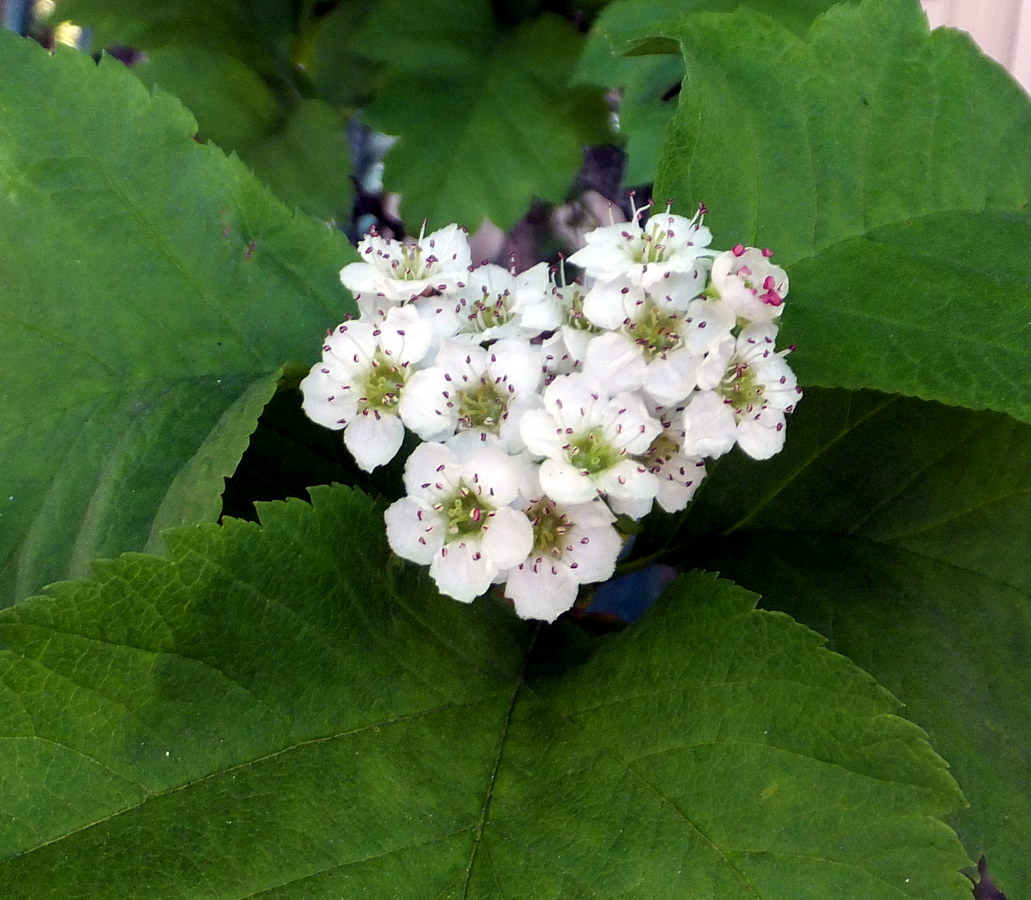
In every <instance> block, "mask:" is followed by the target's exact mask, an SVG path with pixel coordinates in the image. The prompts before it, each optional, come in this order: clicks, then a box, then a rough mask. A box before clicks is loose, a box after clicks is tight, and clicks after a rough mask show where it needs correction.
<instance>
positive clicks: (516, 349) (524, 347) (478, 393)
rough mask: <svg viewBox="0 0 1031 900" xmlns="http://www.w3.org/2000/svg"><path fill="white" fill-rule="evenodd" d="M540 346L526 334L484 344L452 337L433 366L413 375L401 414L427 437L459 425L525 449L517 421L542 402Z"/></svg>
mask: <svg viewBox="0 0 1031 900" xmlns="http://www.w3.org/2000/svg"><path fill="white" fill-rule="evenodd" d="M542 375H543V372H542V360H541V350H540V348H539V347H535V346H533V345H531V344H530V342H529V341H527V340H525V339H523V338H505V339H503V340H500V341H496V342H495V343H493V344H491V345H490V346H489V347H487V348H484V347H480V346H478V345H474V344H470V343H468V342H466V341H461V342H459V341H451V342H449V343H446V344H444V346H443V347H442V348H441V349H440V351H439V352H438V353H437V356H436V359H435V360H434V363H433V365H432V366H431V367H429V368H426V369H422V370H421V371H418V372H416V373H415V374H414V375H412V377H411V379H410V380H409V382H408V384H407V386H406V387H405V392H404V395H403V396H402V398H401V402H400V405H399V407H398V409H399V412H400V415H401V420H402V421H403V422H404V423H405V425H407V426H408V427H409V428H410V429H411V430H412V431H414V432H415V433H416V434H417V435H419V437H421V438H422V439H423V440H424V441H442V440H446V439H447V438H449V437H450V436H451V435H453V434H454V433H455V432H456V431H479V432H482V433H484V434H493V435H497V436H498V437H499V439H500V441H501V444H502V445H503V446H504V448H505V449H506V450H507V451H509V452H510V453H515V452H518V451H519V450H521V449H522V441H521V439H520V437H519V428H518V422H519V418H520V416H521V415H522V412H523V411H524V410H527V409H531V408H533V407H535V406H538V405H539V403H540V394H539V393H538V392H537V389H538V388H539V387H540V384H541V378H542Z"/></svg>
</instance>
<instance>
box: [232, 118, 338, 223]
mask: <svg viewBox="0 0 1031 900" xmlns="http://www.w3.org/2000/svg"><path fill="white" fill-rule="evenodd" d="M240 155H241V156H242V157H243V160H244V162H246V163H247V164H248V165H249V166H251V168H252V169H253V170H254V173H255V174H256V175H257V176H258V177H259V178H260V179H261V180H262V181H263V182H265V184H267V185H268V186H269V188H271V189H272V191H273V192H274V193H275V195H276V196H277V197H279V198H280V199H281V200H282V201H283V202H284V203H286V204H287V205H291V206H299V207H300V208H301V209H304V210H305V211H306V212H309V213H311V214H312V215H314V216H318V217H319V218H322V219H326V220H327V221H335V222H343V223H345V224H346V223H348V222H350V220H351V204H352V200H353V191H352V187H351V151H350V148H349V146H348V143H347V137H346V135H345V132H344V119H343V118H342V117H341V115H340V114H339V113H338V112H336V110H334V109H332V108H331V107H329V106H328V105H327V104H325V103H323V102H322V101H321V100H305V101H303V102H302V103H301V104H300V105H298V106H297V107H296V108H295V109H294V111H293V113H292V115H291V117H290V119H289V120H288V121H287V122H286V124H285V126H284V127H283V128H282V129H281V130H280V131H277V132H275V133H273V134H271V135H269V136H268V137H267V139H266V140H264V141H262V142H261V143H259V144H257V145H254V146H252V147H247V148H244V149H242V150H241V151H240Z"/></svg>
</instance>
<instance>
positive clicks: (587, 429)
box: [519, 372, 662, 503]
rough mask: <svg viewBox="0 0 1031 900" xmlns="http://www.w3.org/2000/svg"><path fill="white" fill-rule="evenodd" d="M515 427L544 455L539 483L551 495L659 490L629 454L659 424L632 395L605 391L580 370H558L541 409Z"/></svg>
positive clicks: (630, 495) (636, 494)
mask: <svg viewBox="0 0 1031 900" xmlns="http://www.w3.org/2000/svg"><path fill="white" fill-rule="evenodd" d="M519 430H520V434H521V435H522V438H523V442H524V443H525V444H526V447H527V448H528V449H529V450H530V452H531V453H534V454H536V455H537V456H542V457H546V458H545V460H544V462H543V463H542V464H541V469H540V480H541V487H542V488H543V490H544V492H545V493H546V494H547V495H548V496H549V497H551V498H552V499H553V500H557V501H558V502H560V503H585V502H587V501H588V500H592V499H593V498H594V497H596V496H598V495H599V494H601V495H605V496H608V497H609V498H610V500H619V499H627V500H650V499H651V498H653V497H654V496H655V494H656V492H657V491H658V479H657V478H656V477H655V476H654V475H653V474H652V473H651V472H649V471H648V469H647V468H646V467H645V466H643V465H642V464H641V463H640V462H638V461H637V460H636V459H634V458H633V457H634V454H638V453H643V452H645V451H646V450H647V449H648V445H649V444H650V443H651V442H652V440H653V439H654V438H655V436H656V435H657V434H659V432H661V431H662V426H661V425H660V424H659V423H658V422H657V421H656V420H655V419H653V418H652V417H651V416H650V415H648V412H647V410H646V408H645V406H644V401H642V400H641V398H640V397H639V396H637V395H636V394H631V393H627V392H623V393H619V394H616V395H615V396H609V394H608V393H606V391H605V390H604V389H603V388H602V387H601V386H600V385H599V384H598V383H597V382H595V381H594V380H593V379H590V378H588V377H587V376H586V375H584V374H582V373H579V372H574V373H572V374H570V375H561V376H559V377H558V378H556V379H555V380H554V381H553V382H552V383H551V384H550V385H548V387H547V388H545V391H544V408H543V409H532V410H529V411H528V412H526V413H525V414H524V415H523V418H522V421H521V422H520V429H519Z"/></svg>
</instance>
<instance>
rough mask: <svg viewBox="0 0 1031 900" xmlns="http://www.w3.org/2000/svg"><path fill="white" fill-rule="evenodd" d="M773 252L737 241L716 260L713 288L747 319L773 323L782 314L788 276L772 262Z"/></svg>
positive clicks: (730, 306)
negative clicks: (737, 242)
mask: <svg viewBox="0 0 1031 900" xmlns="http://www.w3.org/2000/svg"><path fill="white" fill-rule="evenodd" d="M772 255H773V254H772V252H771V251H769V250H759V249H757V248H756V247H745V246H744V245H743V244H737V245H736V246H735V247H734V248H733V249H731V250H727V251H726V252H725V253H721V254H720V255H719V256H717V257H716V258H715V259H714V260H713V262H712V287H711V290H712V292H713V294H714V296H716V297H718V298H719V299H720V300H721V301H722V302H723V303H725V304H726V305H727V306H728V307H729V308H730V309H731V310H732V311H733V313H734V315H735V316H736V317H737V318H738V319H739V320H742V321H744V322H770V321H772V320H773V319H776V318H777V317H779V316H780V314H781V312H782V310H783V306H784V298H785V297H786V296H787V293H788V275H787V272H785V271H784V270H783V269H782V268H781V267H780V266H775V265H774V264H773V263H771V262H770V257H771V256H772Z"/></svg>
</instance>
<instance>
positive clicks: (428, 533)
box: [383, 497, 444, 566]
mask: <svg viewBox="0 0 1031 900" xmlns="http://www.w3.org/2000/svg"><path fill="white" fill-rule="evenodd" d="M383 519H384V521H385V522H386V524H387V541H388V542H389V544H390V549H391V550H393V551H394V552H395V553H396V554H397V555H398V556H402V557H404V558H405V559H410V560H411V561H412V562H414V563H419V564H420V565H423V566H427V565H429V564H430V561H431V560H432V559H433V554H434V553H436V552H437V550H439V549H440V546H441V545H442V544H443V543H444V528H443V526H442V524H441V522H440V521H439V519H437V518H436V517H435V516H434V515H433V514H432V510H428V509H427V508H426V507H425V506H423V504H421V503H419V502H418V501H417V500H415V499H413V498H412V497H402V498H401V499H400V500H398V501H396V502H394V503H391V504H390V506H388V507H387V510H386V512H385V513H384V514H383Z"/></svg>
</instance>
